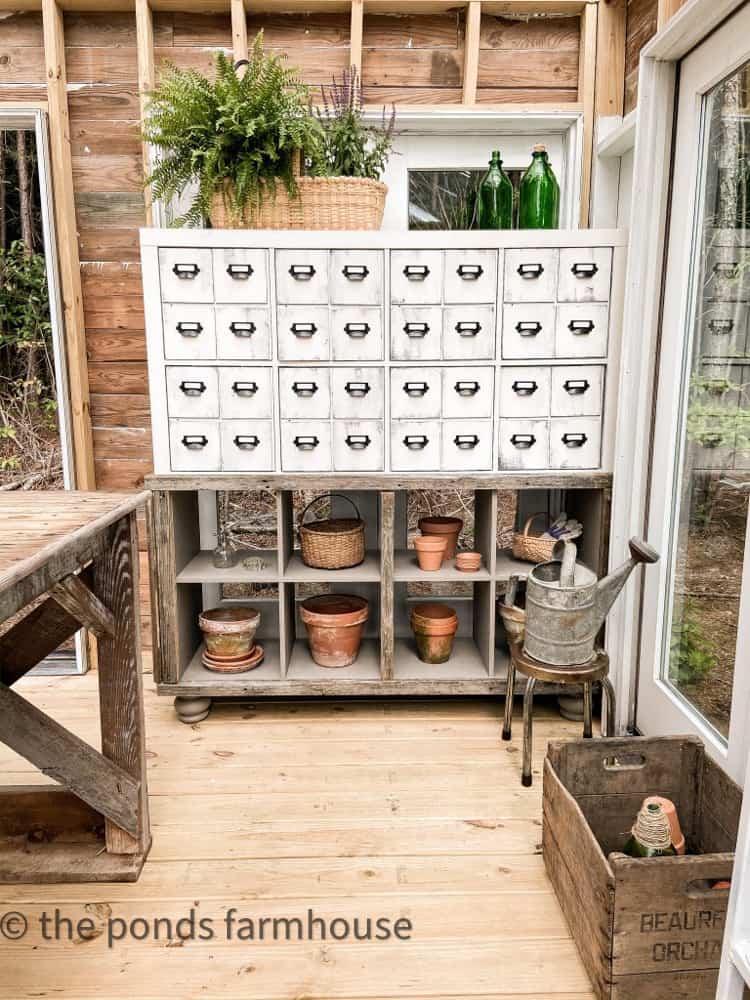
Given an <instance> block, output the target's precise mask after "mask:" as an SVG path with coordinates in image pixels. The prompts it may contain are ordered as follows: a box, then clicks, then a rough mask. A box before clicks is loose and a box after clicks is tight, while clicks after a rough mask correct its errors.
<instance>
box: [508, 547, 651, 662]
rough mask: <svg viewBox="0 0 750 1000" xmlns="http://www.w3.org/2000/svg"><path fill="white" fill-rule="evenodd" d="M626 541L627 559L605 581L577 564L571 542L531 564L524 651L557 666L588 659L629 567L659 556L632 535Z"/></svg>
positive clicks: (633, 567)
mask: <svg viewBox="0 0 750 1000" xmlns="http://www.w3.org/2000/svg"><path fill="white" fill-rule="evenodd" d="M629 545H630V559H628V560H627V561H626V562H624V563H623V564H622V566H619V567H618V568H617V569H615V570H613V571H612V572H611V573H610V574H609V576H606V577H604V579H603V580H597V578H596V574H595V573H592V572H591V570H590V569H588V568H587V567H586V566H584V565H583V563H579V562H576V554H577V552H576V547H575V545H574V544H573V542H558V543H557V545H555V547H554V549H553V550H552V555H553V557H554V558H553V560H552V562H546V563H540V565H539V566H535V567H534V569H533V570H532V571H531V573H530V574H529V578H528V580H527V582H526V636H525V641H524V647H523V648H524V652H525V653H527V654H528V655H529V656H531V657H533V658H534V659H535V660H540V661H541V662H542V663H552V664H555V665H557V666H573V665H574V664H578V663H587V662H588V661H589V660H590V659H591V658H592V656H593V655H594V642H595V640H596V636H597V634H598V632H599V629H600V628H601V627H602V624H603V623H604V619H605V618H606V616H607V614H608V613H609V609H610V608H611V607H612V605H613V604H614V602H615V599H616V597H617V595H618V594H619V593H620V591H621V590H622V588H623V587H624V586H625V582H626V581H627V579H628V577H629V576H630V574H631V573H632V571H633V570H634V569H635V567H636V566H637V565H638V563H655V562H656V561H657V560H658V558H659V553H658V552H656V550H655V549H652V548H651V546H650V545H648V544H647V543H646V542H644V541H643V540H642V539H640V538H631V539H630V543H629Z"/></svg>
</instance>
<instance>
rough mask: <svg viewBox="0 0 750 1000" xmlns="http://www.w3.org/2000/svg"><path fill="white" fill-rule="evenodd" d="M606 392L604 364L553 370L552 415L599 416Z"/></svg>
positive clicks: (572, 366) (561, 367)
mask: <svg viewBox="0 0 750 1000" xmlns="http://www.w3.org/2000/svg"><path fill="white" fill-rule="evenodd" d="M603 392H604V366H603V365H570V366H569V365H565V366H560V367H559V368H553V369H552V409H551V413H552V416H553V417H598V416H599V414H600V413H601V412H602V396H603Z"/></svg>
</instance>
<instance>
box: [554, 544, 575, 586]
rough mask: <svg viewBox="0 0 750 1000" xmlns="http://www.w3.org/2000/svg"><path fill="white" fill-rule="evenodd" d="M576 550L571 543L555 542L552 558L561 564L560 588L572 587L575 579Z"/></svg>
mask: <svg viewBox="0 0 750 1000" xmlns="http://www.w3.org/2000/svg"><path fill="white" fill-rule="evenodd" d="M577 556H578V549H577V548H576V547H575V545H574V544H573V542H563V541H560V542H555V546H554V548H553V549H552V558H553V559H557V560H559V561H560V562H561V563H562V566H561V567H560V586H561V587H572V586H574V585H575V579H576V557H577Z"/></svg>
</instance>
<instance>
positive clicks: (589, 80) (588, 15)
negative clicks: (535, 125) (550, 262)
mask: <svg viewBox="0 0 750 1000" xmlns="http://www.w3.org/2000/svg"><path fill="white" fill-rule="evenodd" d="M598 7H599V5H598V4H594V3H587V4H586V7H585V8H584V12H583V17H582V18H581V54H580V62H579V77H578V96H579V99H580V100H581V101H582V102H583V149H582V153H581V158H582V159H581V216H580V222H581V226H582V228H584V229H585V228H586V227H587V226H588V224H589V217H590V213H591V174H592V170H593V166H594V160H593V157H594V113H595V100H596V43H597V31H598Z"/></svg>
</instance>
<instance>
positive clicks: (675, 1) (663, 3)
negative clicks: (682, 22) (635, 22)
mask: <svg viewBox="0 0 750 1000" xmlns="http://www.w3.org/2000/svg"><path fill="white" fill-rule="evenodd" d="M683 3H684V0H659V6H658V8H657V13H656V28H657V30H658V31H661V29H662V28H663V27H664V25H665V24H666V23H667V21H669V20H670V19H671V18H673V17H674V15H675V14H676V13H677V11H678V10H679V9H680V7H682V5H683Z"/></svg>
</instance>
